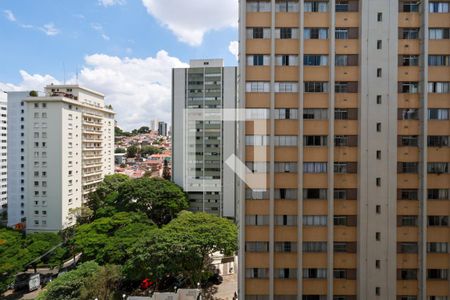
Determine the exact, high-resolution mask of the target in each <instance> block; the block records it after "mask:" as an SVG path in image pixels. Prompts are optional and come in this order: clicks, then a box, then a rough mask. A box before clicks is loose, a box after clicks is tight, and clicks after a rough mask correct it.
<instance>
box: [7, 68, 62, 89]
mask: <svg viewBox="0 0 450 300" xmlns="http://www.w3.org/2000/svg"><path fill="white" fill-rule="evenodd" d="M19 73H20V76H21V77H22V81H21V82H20V83H19V84H13V83H2V82H0V89H1V90H4V91H8V92H12V91H31V90H36V91H43V87H44V86H45V85H47V84H51V83H54V84H58V83H59V81H58V80H57V79H55V78H54V77H53V76H51V75H39V74H29V73H27V72H26V71H24V70H20V71H19Z"/></svg>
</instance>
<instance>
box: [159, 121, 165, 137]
mask: <svg viewBox="0 0 450 300" xmlns="http://www.w3.org/2000/svg"><path fill="white" fill-rule="evenodd" d="M158 135H160V136H167V123H166V122H158Z"/></svg>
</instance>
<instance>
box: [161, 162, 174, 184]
mask: <svg viewBox="0 0 450 300" xmlns="http://www.w3.org/2000/svg"><path fill="white" fill-rule="evenodd" d="M162 178H164V179H165V180H170V179H172V174H171V173H170V169H169V162H168V161H167V159H165V160H164V168H163V173H162Z"/></svg>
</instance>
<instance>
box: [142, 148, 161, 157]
mask: <svg viewBox="0 0 450 300" xmlns="http://www.w3.org/2000/svg"><path fill="white" fill-rule="evenodd" d="M160 153H162V150H161V149H160V148H158V147H155V146H143V147H142V149H141V155H142V156H145V157H147V156H150V155H153V154H160Z"/></svg>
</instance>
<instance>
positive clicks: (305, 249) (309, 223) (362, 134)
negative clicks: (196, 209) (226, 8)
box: [238, 0, 450, 300]
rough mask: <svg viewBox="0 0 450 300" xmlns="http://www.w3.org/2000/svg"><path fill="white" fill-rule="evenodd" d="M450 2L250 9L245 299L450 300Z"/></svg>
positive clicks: (364, 1) (244, 17)
mask: <svg viewBox="0 0 450 300" xmlns="http://www.w3.org/2000/svg"><path fill="white" fill-rule="evenodd" d="M448 6H449V2H448V1H440V2H432V1H422V2H408V1H392V0H386V1H384V0H381V1H368V0H361V1H352V0H350V1H337V2H336V1H330V2H328V1H295V0H288V1H275V0H272V1H252V0H248V1H240V16H239V17H240V27H239V34H240V78H241V81H240V87H239V91H240V94H239V96H240V107H241V108H245V109H247V111H249V115H250V116H252V117H251V118H250V120H248V121H247V122H243V124H240V125H241V126H240V131H239V140H240V143H239V146H240V147H239V149H238V150H239V151H238V153H239V154H240V157H241V160H242V161H245V162H246V164H247V166H248V167H249V168H250V169H251V171H252V173H251V174H250V173H248V174H247V176H246V179H247V181H246V182H248V179H249V178H252V177H254V176H255V174H256V176H259V178H260V179H261V180H264V181H266V182H267V183H268V188H265V187H264V188H263V187H261V188H259V189H258V188H253V189H250V188H248V187H247V186H246V185H245V183H244V181H241V182H238V185H239V186H240V193H239V195H240V200H241V201H240V206H239V211H240V212H242V214H241V215H240V217H239V223H240V249H241V250H240V251H241V252H240V265H241V266H242V268H241V269H240V273H239V290H240V291H239V297H240V298H244V299H246V300H247V299H248V300H266V299H267V300H268V299H270V300H272V299H283V300H291V299H292V300H293V299H303V300H325V299H327V300H335V299H339V300H354V299H393V300H394V299H397V300H416V299H421V300H431V299H433V300H435V299H448V296H449V294H450V290H449V287H450V281H449V277H448V272H449V261H450V255H449V242H450V240H449V238H450V232H449V227H448V219H449V217H450V201H449V200H450V197H449V193H450V173H449V165H450V148H449V139H450V120H449V111H450V103H449V102H448V99H449V97H450V90H449V85H450V83H449V82H450V61H449V59H450V40H449V35H448V31H449V28H450V13H449V9H448ZM251 124H259V125H257V126H256V125H251ZM261 128H264V130H261ZM266 129H267V133H266ZM244 141H245V142H244ZM262 154H264V155H262ZM264 156H265V157H266V158H265V159H261V157H264Z"/></svg>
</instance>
